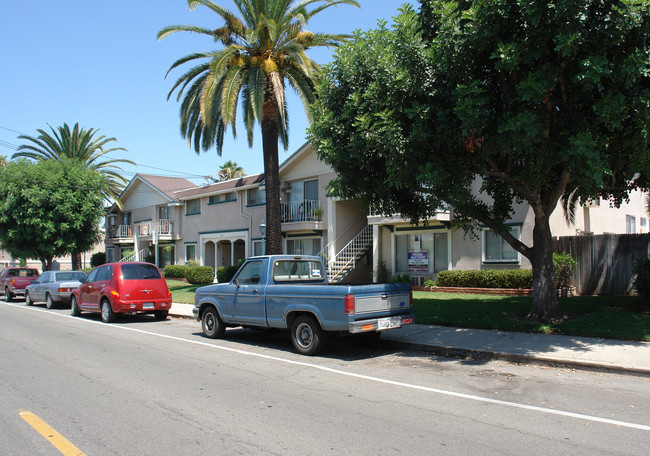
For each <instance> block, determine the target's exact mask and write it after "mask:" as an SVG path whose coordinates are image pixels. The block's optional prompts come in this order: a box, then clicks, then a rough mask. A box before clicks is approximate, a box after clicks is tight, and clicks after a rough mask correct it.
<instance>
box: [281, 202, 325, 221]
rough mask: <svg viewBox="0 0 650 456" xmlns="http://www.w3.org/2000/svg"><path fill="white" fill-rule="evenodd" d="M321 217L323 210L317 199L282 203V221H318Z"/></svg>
mask: <svg viewBox="0 0 650 456" xmlns="http://www.w3.org/2000/svg"><path fill="white" fill-rule="evenodd" d="M322 218H323V210H322V209H321V207H320V201H319V200H302V201H289V202H287V203H282V223H293V222H320V221H321V220H322Z"/></svg>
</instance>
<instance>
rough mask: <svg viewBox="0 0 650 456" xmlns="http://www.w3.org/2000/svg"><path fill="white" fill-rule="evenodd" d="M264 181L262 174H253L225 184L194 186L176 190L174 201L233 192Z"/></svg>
mask: <svg viewBox="0 0 650 456" xmlns="http://www.w3.org/2000/svg"><path fill="white" fill-rule="evenodd" d="M263 181H264V174H254V175H252V176H246V177H242V178H239V179H232V180H229V181H225V182H217V183H216V184H210V185H201V186H198V187H197V186H194V187H192V188H189V189H182V190H177V191H176V192H174V199H182V198H188V197H192V196H199V195H206V194H211V193H219V192H223V191H227V190H234V189H237V188H242V187H248V186H251V185H256V184H260V183H262V182H263Z"/></svg>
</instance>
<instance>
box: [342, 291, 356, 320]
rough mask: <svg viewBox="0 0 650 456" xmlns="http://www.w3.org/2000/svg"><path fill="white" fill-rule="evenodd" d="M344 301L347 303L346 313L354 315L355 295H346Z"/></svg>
mask: <svg viewBox="0 0 650 456" xmlns="http://www.w3.org/2000/svg"><path fill="white" fill-rule="evenodd" d="M343 302H344V304H345V315H354V295H351V294H348V295H345V298H344V299H343Z"/></svg>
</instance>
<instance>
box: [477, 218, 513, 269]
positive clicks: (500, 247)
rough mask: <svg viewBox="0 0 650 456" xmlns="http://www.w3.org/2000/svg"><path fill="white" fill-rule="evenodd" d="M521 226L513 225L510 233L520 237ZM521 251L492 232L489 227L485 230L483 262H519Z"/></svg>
mask: <svg viewBox="0 0 650 456" xmlns="http://www.w3.org/2000/svg"><path fill="white" fill-rule="evenodd" d="M520 232H521V227H519V226H513V227H511V228H510V233H511V234H512V235H513V236H514V237H516V238H517V239H519V234H520ZM518 261H519V252H517V251H516V250H515V249H514V248H513V247H512V246H511V245H510V244H508V243H507V242H506V241H505V240H503V238H502V237H501V236H499V235H498V234H496V233H494V232H492V231H491V230H489V229H485V230H483V262H485V263H498V262H510V263H512V262H518Z"/></svg>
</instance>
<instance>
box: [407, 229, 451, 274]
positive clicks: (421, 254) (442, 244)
mask: <svg viewBox="0 0 650 456" xmlns="http://www.w3.org/2000/svg"><path fill="white" fill-rule="evenodd" d="M448 243H449V234H448V233H447V232H446V231H444V232H439V233H436V232H421V233H411V234H396V235H395V271H396V272H398V273H409V274H413V275H427V274H433V273H435V274H437V273H438V272H440V271H444V270H446V269H448V268H449V244H448Z"/></svg>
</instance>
